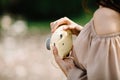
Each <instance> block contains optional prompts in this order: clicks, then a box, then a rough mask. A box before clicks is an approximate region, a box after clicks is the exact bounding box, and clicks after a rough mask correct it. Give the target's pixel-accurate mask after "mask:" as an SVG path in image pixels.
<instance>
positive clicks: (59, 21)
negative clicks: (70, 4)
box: [52, 17, 70, 32]
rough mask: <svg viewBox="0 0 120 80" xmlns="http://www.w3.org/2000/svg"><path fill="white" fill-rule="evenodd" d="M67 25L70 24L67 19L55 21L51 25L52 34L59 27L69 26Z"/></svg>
mask: <svg viewBox="0 0 120 80" xmlns="http://www.w3.org/2000/svg"><path fill="white" fill-rule="evenodd" d="M69 24H70V20H69V19H67V18H66V17H64V18H61V19H59V20H56V21H55V24H54V25H53V29H52V32H54V31H55V30H56V29H57V28H58V27H59V26H60V25H69Z"/></svg>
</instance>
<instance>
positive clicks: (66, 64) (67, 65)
mask: <svg viewBox="0 0 120 80" xmlns="http://www.w3.org/2000/svg"><path fill="white" fill-rule="evenodd" d="M52 48H53V55H54V58H55V61H56V63H57V64H58V65H59V67H60V68H61V70H62V71H63V72H64V74H65V75H66V76H67V74H68V72H69V70H70V69H72V68H74V67H75V65H74V62H73V57H70V56H69V57H66V58H64V59H61V58H60V56H59V55H58V51H57V48H56V47H55V46H54V47H52Z"/></svg>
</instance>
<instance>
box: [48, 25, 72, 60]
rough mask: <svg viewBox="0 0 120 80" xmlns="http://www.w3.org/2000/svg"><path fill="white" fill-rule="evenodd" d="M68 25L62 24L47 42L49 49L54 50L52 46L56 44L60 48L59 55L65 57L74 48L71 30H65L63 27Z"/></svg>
mask: <svg viewBox="0 0 120 80" xmlns="http://www.w3.org/2000/svg"><path fill="white" fill-rule="evenodd" d="M65 26H67V25H61V26H59V28H57V29H56V31H55V32H54V33H53V34H52V36H51V38H49V39H48V40H47V42H46V47H47V49H48V50H51V51H53V49H52V46H55V47H56V48H57V50H58V55H59V56H60V57H61V58H62V59H63V58H65V57H66V56H67V55H68V54H69V52H70V51H71V49H72V45H73V41H72V32H71V31H70V30H63V27H65Z"/></svg>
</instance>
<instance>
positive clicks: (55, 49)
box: [52, 46, 58, 57]
mask: <svg viewBox="0 0 120 80" xmlns="http://www.w3.org/2000/svg"><path fill="white" fill-rule="evenodd" d="M52 49H53V54H54V56H55V57H56V56H58V50H57V48H56V47H55V46H53V47H52Z"/></svg>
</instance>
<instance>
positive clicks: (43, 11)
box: [0, 0, 97, 27]
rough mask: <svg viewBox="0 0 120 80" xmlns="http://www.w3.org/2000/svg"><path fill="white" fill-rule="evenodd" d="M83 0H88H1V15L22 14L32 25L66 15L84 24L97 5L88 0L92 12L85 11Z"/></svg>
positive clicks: (92, 0)
mask: <svg viewBox="0 0 120 80" xmlns="http://www.w3.org/2000/svg"><path fill="white" fill-rule="evenodd" d="M82 1H87V0H0V15H1V16H2V15H4V14H10V15H14V16H15V17H16V16H21V17H23V18H24V19H26V20H27V21H28V23H30V26H33V25H35V24H36V26H39V27H40V26H41V25H39V24H48V23H49V22H51V21H54V20H56V19H59V18H61V17H64V16H67V17H69V18H70V19H72V20H74V21H75V22H78V23H79V22H80V24H82V25H83V24H85V23H86V22H87V21H88V20H89V19H90V18H91V15H92V12H93V11H94V10H95V9H96V8H97V7H96V4H95V2H94V0H91V1H90V0H88V2H87V3H88V6H87V7H88V8H89V10H90V11H91V12H85V9H83V6H82V4H83V2H82ZM46 22H48V23H46ZM45 27H46V25H45Z"/></svg>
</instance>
